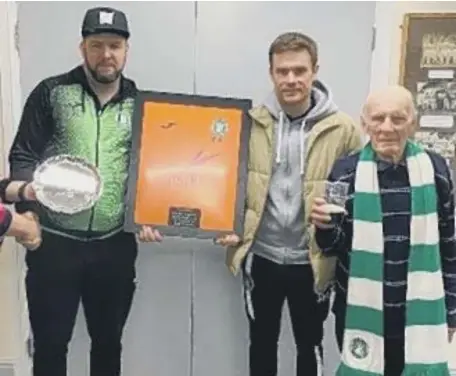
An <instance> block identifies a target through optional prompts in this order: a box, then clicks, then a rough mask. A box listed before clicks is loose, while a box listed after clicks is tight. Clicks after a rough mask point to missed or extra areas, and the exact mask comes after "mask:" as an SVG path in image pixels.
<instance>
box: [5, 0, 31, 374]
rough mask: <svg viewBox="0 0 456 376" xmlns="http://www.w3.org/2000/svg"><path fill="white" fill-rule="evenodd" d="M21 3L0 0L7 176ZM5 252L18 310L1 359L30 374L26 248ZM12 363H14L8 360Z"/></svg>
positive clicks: (17, 90)
mask: <svg viewBox="0 0 456 376" xmlns="http://www.w3.org/2000/svg"><path fill="white" fill-rule="evenodd" d="M17 18H18V3H17V2H15V1H0V38H1V40H2V43H0V74H1V81H0V101H1V103H0V106H1V109H2V111H1V118H0V125H1V129H0V131H1V133H2V134H1V137H0V148H1V150H0V153H1V157H2V158H1V162H0V163H1V166H0V171H2V172H3V174H4V175H5V176H6V175H7V174H8V171H9V165H8V151H9V149H10V145H11V142H12V140H13V137H14V134H15V132H16V128H17V125H18V124H19V121H20V117H21V112H22V110H21V109H22V92H21V82H20V58H19V50H18V47H19V41H18V23H17V20H18V19H17ZM2 248H3V249H2V252H6V253H7V256H9V258H8V260H9V264H10V265H8V267H9V268H11V270H12V272H11V279H12V281H11V286H12V289H13V291H11V296H12V297H13V299H12V300H13V301H12V302H10V304H11V305H12V307H11V308H12V310H13V313H14V318H15V319H14V322H12V323H10V325H12V326H13V329H12V330H13V333H14V338H15V339H17V340H16V341H15V344H16V346H15V348H16V351H15V352H14V357H13V359H0V363H1V362H3V363H4V365H5V366H12V367H13V368H14V375H15V376H30V375H31V374H32V372H31V370H32V362H31V357H30V355H29V354H30V325H29V319H28V306H27V299H26V294H25V286H24V285H25V284H24V281H25V278H24V277H25V270H26V268H25V262H24V259H25V257H24V256H25V254H24V253H25V250H24V248H23V247H21V246H19V245H18V244H17V243H16V242H15V241H13V240H12V239H7V240H5V242H4V244H3V246H2ZM7 363H10V364H7Z"/></svg>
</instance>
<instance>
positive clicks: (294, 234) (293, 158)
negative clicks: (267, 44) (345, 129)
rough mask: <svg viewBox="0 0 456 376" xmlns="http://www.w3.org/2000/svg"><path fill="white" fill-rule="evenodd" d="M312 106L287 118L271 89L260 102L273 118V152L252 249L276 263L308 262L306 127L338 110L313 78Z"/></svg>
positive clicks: (325, 91)
mask: <svg viewBox="0 0 456 376" xmlns="http://www.w3.org/2000/svg"><path fill="white" fill-rule="evenodd" d="M311 98H312V101H311V104H312V106H311V108H310V109H309V111H307V113H306V114H304V115H303V116H301V117H299V118H296V119H292V120H290V119H289V117H288V116H287V115H286V114H285V113H284V111H283V110H282V108H281V107H280V104H279V103H278V101H277V97H276V96H275V94H274V93H272V94H271V95H270V96H269V97H268V98H267V99H266V101H265V102H264V103H263V105H264V106H265V107H266V108H267V109H268V111H269V112H270V114H271V115H272V117H273V118H274V120H275V129H274V135H275V136H274V138H275V156H274V163H273V169H272V176H271V181H270V186H269V192H268V197H267V199H266V206H265V209H264V213H263V217H262V218H261V221H260V225H259V228H258V231H257V236H256V238H255V241H254V243H253V245H252V248H251V252H253V253H254V254H256V255H258V256H261V257H264V258H266V259H268V260H270V261H273V262H275V263H278V264H307V263H309V257H308V240H309V239H308V234H307V231H306V228H305V226H304V210H306V208H304V203H303V198H302V183H303V176H304V174H305V160H304V153H305V149H306V143H307V142H306V141H307V136H308V134H309V131H310V130H311V129H312V127H313V126H314V125H315V124H316V123H318V122H319V121H321V120H322V119H324V118H326V117H328V116H329V115H332V114H333V113H335V112H336V111H337V107H336V105H335V104H334V102H333V101H332V96H331V93H330V91H329V89H328V88H327V87H325V86H324V85H323V83H322V82H320V81H315V83H314V86H313V88H312V91H311Z"/></svg>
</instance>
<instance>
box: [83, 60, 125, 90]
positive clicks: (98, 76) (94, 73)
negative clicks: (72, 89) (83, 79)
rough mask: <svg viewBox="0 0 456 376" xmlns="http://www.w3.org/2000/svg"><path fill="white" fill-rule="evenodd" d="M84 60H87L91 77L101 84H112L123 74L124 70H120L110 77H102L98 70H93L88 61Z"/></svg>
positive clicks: (86, 63)
mask: <svg viewBox="0 0 456 376" xmlns="http://www.w3.org/2000/svg"><path fill="white" fill-rule="evenodd" d="M84 60H85V65H86V67H87V70H88V71H89V72H90V75H91V76H92V78H93V79H94V80H95V81H96V82H98V83H99V84H112V83H113V82H115V81H116V80H117V79H118V78H119V77H120V75H121V74H122V70H123V69H119V70H116V71H114V73H112V74H110V75H109V76H105V75H101V74H99V73H98V72H97V71H96V69H92V67H91V66H90V65H89V62H88V61H87V59H84Z"/></svg>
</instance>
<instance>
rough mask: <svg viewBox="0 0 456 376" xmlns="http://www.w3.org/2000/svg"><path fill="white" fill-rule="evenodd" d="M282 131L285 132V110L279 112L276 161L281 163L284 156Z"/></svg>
mask: <svg viewBox="0 0 456 376" xmlns="http://www.w3.org/2000/svg"><path fill="white" fill-rule="evenodd" d="M282 133H283V111H280V113H279V124H278V127H277V151H276V163H280V162H281V160H282V158H281V156H282Z"/></svg>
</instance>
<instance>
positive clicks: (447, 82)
mask: <svg viewBox="0 0 456 376" xmlns="http://www.w3.org/2000/svg"><path fill="white" fill-rule="evenodd" d="M455 25H456V13H408V14H406V15H405V16H404V22H403V25H402V46H401V47H402V48H401V50H402V53H401V61H400V84H402V85H404V86H405V87H406V88H407V89H409V90H410V91H411V92H412V93H413V95H414V98H415V104H416V107H417V110H418V124H419V129H420V131H429V132H439V133H453V132H455V130H456V124H455V120H456V75H455V72H456V27H455Z"/></svg>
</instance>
